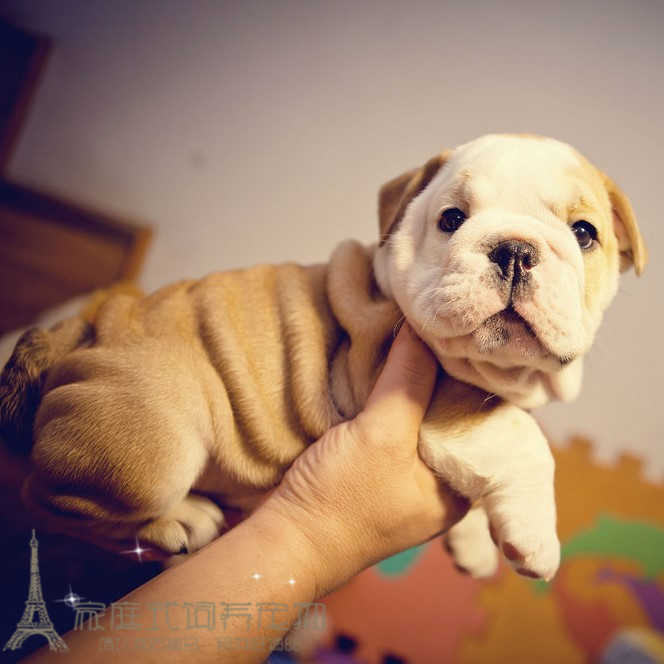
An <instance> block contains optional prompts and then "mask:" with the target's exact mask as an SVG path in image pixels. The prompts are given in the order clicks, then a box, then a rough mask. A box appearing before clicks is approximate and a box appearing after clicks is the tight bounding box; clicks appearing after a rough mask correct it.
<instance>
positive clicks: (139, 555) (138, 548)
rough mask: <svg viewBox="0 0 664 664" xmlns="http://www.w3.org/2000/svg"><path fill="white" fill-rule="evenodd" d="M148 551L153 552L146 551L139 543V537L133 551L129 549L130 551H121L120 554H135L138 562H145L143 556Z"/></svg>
mask: <svg viewBox="0 0 664 664" xmlns="http://www.w3.org/2000/svg"><path fill="white" fill-rule="evenodd" d="M146 551H152V549H144V548H143V547H142V546H141V545H140V544H139V543H138V537H137V538H136V546H135V548H133V549H129V551H120V553H133V554H134V555H135V556H136V557H137V558H138V562H143V554H144V553H145V552H146Z"/></svg>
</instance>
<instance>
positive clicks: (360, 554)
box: [248, 494, 374, 599]
mask: <svg viewBox="0 0 664 664" xmlns="http://www.w3.org/2000/svg"><path fill="white" fill-rule="evenodd" d="M248 521H252V522H253V525H254V527H256V528H259V529H260V531H261V532H262V533H267V537H269V538H270V539H271V541H273V542H274V543H275V546H280V547H281V546H283V547H284V555H287V556H289V557H291V558H292V559H293V561H294V566H296V567H297V574H299V575H300V576H301V577H304V578H306V579H307V580H310V581H311V583H312V586H313V587H312V597H313V598H315V599H317V598H320V597H323V596H325V595H327V594H328V593H330V592H332V590H334V589H336V588H338V587H339V586H341V585H343V584H344V583H346V582H347V581H349V580H350V579H352V578H353V577H354V576H355V575H356V574H358V573H359V572H361V571H362V570H363V569H364V568H365V567H367V566H368V565H369V564H371V563H372V562H374V561H373V560H371V561H369V560H367V557H368V553H367V552H365V551H364V548H365V547H363V546H362V542H358V541H357V538H354V541H353V542H349V541H348V540H349V539H351V538H349V537H347V534H348V533H347V528H345V527H344V524H337V523H336V519H335V518H333V517H332V516H330V515H327V516H326V515H325V514H318V515H313V514H311V513H310V512H309V511H308V510H304V509H303V508H301V507H300V506H299V505H297V504H292V503H290V502H289V501H288V500H286V499H284V498H283V497H281V496H280V495H279V494H274V495H272V496H271V497H270V498H269V499H268V500H267V501H265V503H263V504H262V505H261V506H260V507H259V508H258V509H257V510H256V511H255V512H254V513H253V514H252V515H251V517H249V520H248ZM294 574H295V572H294Z"/></svg>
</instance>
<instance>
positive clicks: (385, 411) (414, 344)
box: [363, 323, 438, 440]
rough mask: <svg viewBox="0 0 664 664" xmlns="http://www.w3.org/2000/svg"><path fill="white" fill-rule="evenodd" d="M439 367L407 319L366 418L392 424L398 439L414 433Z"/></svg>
mask: <svg viewBox="0 0 664 664" xmlns="http://www.w3.org/2000/svg"><path fill="white" fill-rule="evenodd" d="M437 367H438V363H437V361H436V358H435V357H434V356H433V353H432V352H431V351H430V350H429V348H428V346H427V345H426V344H425V343H424V341H422V339H420V338H419V337H418V336H417V335H416V334H415V333H414V332H413V330H412V328H411V327H410V325H408V323H404V324H403V325H402V326H401V329H400V330H399V333H398V334H397V337H396V339H395V340H394V343H393V344H392V347H391V348H390V352H389V355H388V356H387V360H386V362H385V366H384V367H383V370H382V372H381V374H380V376H379V377H378V380H377V382H376V385H375V386H374V388H373V390H372V391H371V394H370V395H369V398H368V399H367V403H366V405H365V407H364V411H363V419H364V420H365V421H366V422H367V424H369V425H370V424H371V423H372V422H376V423H380V424H381V425H382V427H383V428H385V427H386V426H387V427H389V430H390V431H391V432H392V433H393V434H394V438H395V439H396V440H404V439H405V438H406V437H407V436H411V437H412V436H414V435H415V434H416V433H417V431H418V430H419V427H420V424H421V423H422V419H423V418H424V414H425V413H426V410H427V407H428V406H429V401H431V395H432V393H433V387H434V384H435V381H436V372H437Z"/></svg>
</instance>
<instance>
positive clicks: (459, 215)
mask: <svg viewBox="0 0 664 664" xmlns="http://www.w3.org/2000/svg"><path fill="white" fill-rule="evenodd" d="M466 219H467V217H466V215H465V214H464V212H462V211H461V210H459V208H449V209H447V210H443V213H442V214H441V215H440V221H439V222H438V228H440V230H441V231H444V232H445V233H453V232H454V231H455V230H456V229H457V228H459V226H461V224H463V222H464V221H466Z"/></svg>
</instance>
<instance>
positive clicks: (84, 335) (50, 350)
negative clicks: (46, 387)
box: [0, 317, 94, 454]
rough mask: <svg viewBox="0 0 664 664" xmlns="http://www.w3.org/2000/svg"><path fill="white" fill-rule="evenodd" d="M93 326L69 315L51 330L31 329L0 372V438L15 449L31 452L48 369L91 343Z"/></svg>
mask: <svg viewBox="0 0 664 664" xmlns="http://www.w3.org/2000/svg"><path fill="white" fill-rule="evenodd" d="M93 338H94V328H93V326H92V325H91V324H90V323H88V322H86V321H85V320H83V319H82V318H80V317H73V318H68V319H66V320H64V321H62V322H61V323H58V324H57V325H55V326H54V327H52V328H51V329H50V330H48V331H46V330H41V329H39V328H36V327H35V328H32V329H30V330H28V331H27V332H25V333H24V334H23V335H22V336H21V338H20V339H19V340H18V342H17V344H16V347H15V348H14V352H13V353H12V355H11V357H10V358H9V360H8V362H7V364H6V365H5V368H4V369H3V370H2V374H0V438H1V439H4V441H5V443H6V444H7V446H8V447H9V448H10V449H11V450H13V451H14V452H20V453H23V454H29V453H30V450H31V449H32V443H33V440H32V428H33V423H34V419H35V415H36V413H37V408H38V407H39V403H40V401H41V392H42V387H43V384H44V379H45V377H46V373H47V371H48V370H49V369H50V368H51V367H52V366H53V365H55V364H56V363H57V362H59V361H60V360H61V359H63V358H64V357H65V356H66V355H68V354H69V353H71V352H72V351H74V350H76V349H77V348H82V347H84V346H89V345H91V344H92V341H93Z"/></svg>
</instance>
